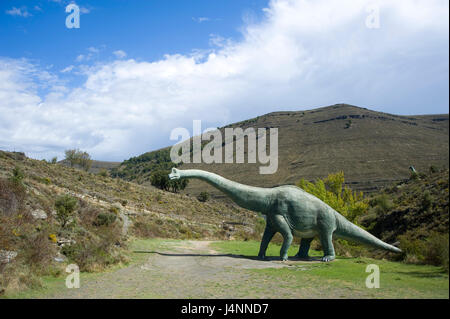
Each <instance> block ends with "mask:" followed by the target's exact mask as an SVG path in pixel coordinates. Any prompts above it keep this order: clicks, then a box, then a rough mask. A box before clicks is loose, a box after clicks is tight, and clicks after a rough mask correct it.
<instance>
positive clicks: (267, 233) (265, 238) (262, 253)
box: [258, 222, 276, 259]
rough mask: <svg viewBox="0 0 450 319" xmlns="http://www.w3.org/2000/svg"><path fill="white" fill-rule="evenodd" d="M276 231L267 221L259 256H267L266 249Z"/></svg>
mask: <svg viewBox="0 0 450 319" xmlns="http://www.w3.org/2000/svg"><path fill="white" fill-rule="evenodd" d="M275 233H276V231H275V230H274V229H273V228H272V227H271V226H270V224H269V222H267V225H266V229H265V230H264V234H263V237H262V240H261V246H260V248H259V253H258V257H259V258H261V259H265V258H266V250H267V246H268V245H269V242H270V241H271V240H272V238H273V236H274V235H275Z"/></svg>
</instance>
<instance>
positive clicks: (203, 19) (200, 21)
mask: <svg viewBox="0 0 450 319" xmlns="http://www.w3.org/2000/svg"><path fill="white" fill-rule="evenodd" d="M192 20H194V21H195V22H198V23H202V22H206V21H210V20H211V19H210V18H208V17H198V18H196V17H192Z"/></svg>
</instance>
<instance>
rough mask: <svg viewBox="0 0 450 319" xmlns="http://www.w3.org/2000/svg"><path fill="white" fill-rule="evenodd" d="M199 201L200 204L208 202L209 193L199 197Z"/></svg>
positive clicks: (203, 193) (202, 193) (201, 194)
mask: <svg viewBox="0 0 450 319" xmlns="http://www.w3.org/2000/svg"><path fill="white" fill-rule="evenodd" d="M197 199H198V200H199V201H200V202H206V201H207V200H208V199H209V193H208V192H201V193H200V194H199V195H198V196H197Z"/></svg>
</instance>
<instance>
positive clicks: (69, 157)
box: [64, 150, 77, 167]
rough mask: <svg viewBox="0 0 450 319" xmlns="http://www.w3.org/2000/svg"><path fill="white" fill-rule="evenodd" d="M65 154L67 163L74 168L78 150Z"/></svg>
mask: <svg viewBox="0 0 450 319" xmlns="http://www.w3.org/2000/svg"><path fill="white" fill-rule="evenodd" d="M64 153H65V155H66V161H68V162H69V164H70V167H73V166H74V165H75V164H76V162H77V158H76V154H77V150H66V151H65V152H64Z"/></svg>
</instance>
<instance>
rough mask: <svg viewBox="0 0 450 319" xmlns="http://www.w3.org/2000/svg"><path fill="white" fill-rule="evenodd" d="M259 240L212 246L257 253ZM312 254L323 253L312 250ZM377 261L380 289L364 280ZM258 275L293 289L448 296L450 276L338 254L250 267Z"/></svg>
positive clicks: (272, 251) (273, 252) (273, 248)
mask: <svg viewBox="0 0 450 319" xmlns="http://www.w3.org/2000/svg"><path fill="white" fill-rule="evenodd" d="M259 244H260V243H259V242H256V241H246V242H242V241H220V242H214V243H212V244H211V247H213V248H214V249H217V250H218V251H220V252H224V253H225V252H226V253H232V254H239V255H244V256H254V255H255V253H257V252H258V249H259ZM297 250H298V247H293V246H291V247H290V249H289V256H293V255H295V254H296V253H297ZM279 251H280V246H278V245H275V244H270V245H269V248H268V249H267V256H279ZM310 256H321V252H317V251H311V252H310ZM369 264H375V265H378V266H379V269H380V288H378V289H377V288H373V289H368V288H366V286H365V281H366V278H367V276H368V275H369V273H366V267H367V265H369ZM251 271H252V272H254V273H255V275H256V276H260V277H261V278H262V277H266V278H267V280H274V281H280V282H282V285H286V286H287V287H290V288H301V287H302V286H304V285H305V286H309V285H311V283H314V284H315V285H323V287H324V289H327V287H340V288H344V289H349V290H352V291H354V292H355V297H356V298H357V296H358V295H359V294H360V292H362V291H364V292H367V291H368V290H369V291H370V295H372V296H373V297H374V298H449V277H448V274H446V273H445V272H444V271H443V270H442V269H441V268H439V267H434V266H428V265H411V264H404V263H399V262H390V261H386V260H377V259H371V258H345V257H337V260H336V261H335V262H331V263H311V264H310V265H306V266H305V264H304V263H302V264H294V265H293V266H292V267H288V268H279V269H275V268H267V269H255V270H251Z"/></svg>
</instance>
